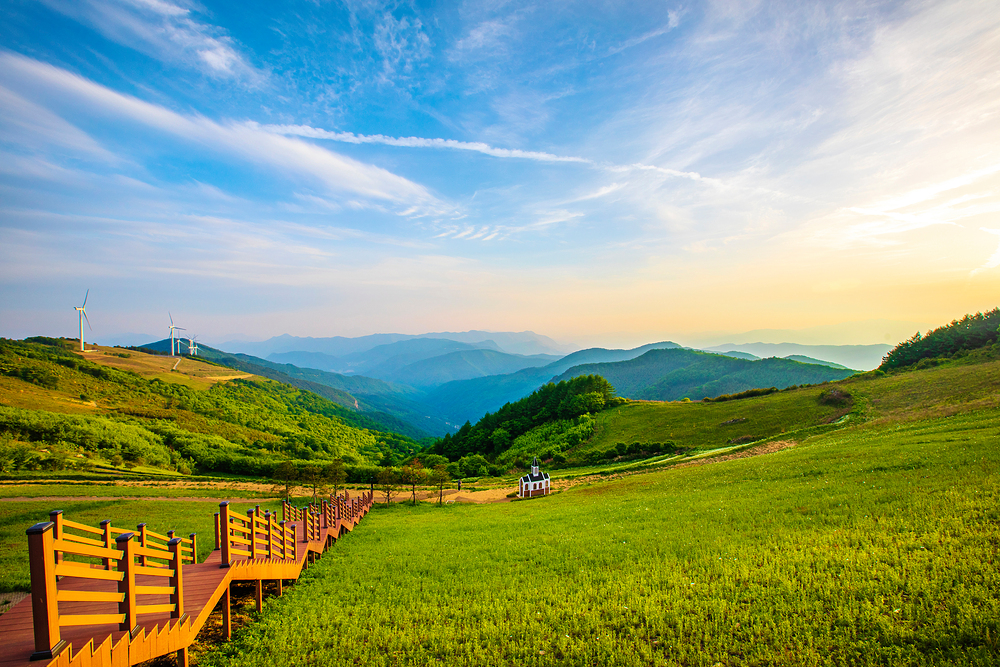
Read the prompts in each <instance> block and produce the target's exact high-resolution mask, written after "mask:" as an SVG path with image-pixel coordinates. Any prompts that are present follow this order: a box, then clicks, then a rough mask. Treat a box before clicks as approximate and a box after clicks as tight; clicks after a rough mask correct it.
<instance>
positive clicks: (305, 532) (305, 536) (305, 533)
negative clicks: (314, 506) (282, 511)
mask: <svg viewBox="0 0 1000 667" xmlns="http://www.w3.org/2000/svg"><path fill="white" fill-rule="evenodd" d="M301 511H302V521H301V522H300V523H301V524H302V541H303V542H308V541H309V513H308V512H306V510H305V508H304V507H303V508H302V510H301Z"/></svg>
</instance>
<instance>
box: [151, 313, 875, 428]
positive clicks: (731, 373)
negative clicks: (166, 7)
mask: <svg viewBox="0 0 1000 667" xmlns="http://www.w3.org/2000/svg"><path fill="white" fill-rule="evenodd" d="M226 345H231V346H232V347H231V349H230V350H229V351H227V352H223V351H222V350H215V349H213V348H208V347H207V346H201V347H202V350H210V354H212V355H213V356H211V357H208V354H205V356H206V357H208V358H211V359H214V360H216V361H219V362H220V363H224V364H226V365H230V366H234V367H238V368H241V369H243V370H245V371H247V372H251V373H256V374H258V375H263V376H265V377H270V378H273V379H276V380H281V381H283V382H287V383H289V384H293V385H295V386H298V387H300V388H303V389H309V390H312V391H315V392H316V393H318V394H320V395H322V396H324V397H326V398H329V399H331V400H334V401H336V402H338V403H340V404H341V405H343V406H345V407H347V408H349V409H354V410H357V411H358V412H359V414H361V415H364V416H365V418H367V419H370V420H372V422H373V423H377V424H379V425H380V426H379V427H380V428H387V429H392V430H396V431H397V432H399V433H403V434H405V435H409V436H410V437H414V438H421V437H426V436H428V435H432V436H440V435H443V434H445V433H448V432H453V431H454V430H455V429H457V428H458V427H459V426H461V424H463V423H464V422H466V421H471V422H475V421H477V420H478V419H479V418H481V417H482V416H483V415H484V414H485V413H486V412H495V411H496V410H497V409H498V408H500V407H502V406H503V405H504V404H505V403H509V402H514V401H517V400H519V399H521V398H524V397H525V396H527V395H529V394H530V393H531V392H533V391H534V390H536V389H538V388H539V387H541V386H542V385H544V384H545V383H547V382H551V381H553V380H556V381H558V380H563V379H568V378H572V377H576V376H579V375H585V374H591V373H596V374H599V375H603V376H604V377H605V378H606V379H607V380H608V381H610V382H611V384H612V385H614V386H615V388H616V390H617V391H618V393H619V395H620V396H623V397H626V398H636V399H653V400H675V399H677V398H683V397H685V396H687V397H689V398H691V399H693V400H697V399H700V398H702V397H705V396H709V397H712V396H717V395H720V394H727V393H735V392H739V391H743V390H745V389H750V388H758V387H771V386H777V387H786V386H789V385H795V384H807V383H815V382H822V381H824V380H833V379H839V378H842V377H846V376H848V375H850V374H851V373H852V372H853V371H852V370H851V368H860V369H869V368H873V367H875V366H877V365H878V362H879V361H880V360H881V357H882V355H883V354H885V352H886V351H887V350H888V349H889V348H888V346H886V345H851V346H837V345H827V346H817V345H797V344H790V343H785V344H771V343H749V344H742V345H736V344H728V345H720V346H716V348H715V349H713V350H711V352H713V353H712V354H707V353H703V352H699V351H696V350H691V349H689V348H682V346H680V345H678V344H677V343H674V342H671V341H663V342H659V343H650V344H648V345H643V346H640V347H637V348H633V349H630V350H615V349H605V348H590V349H586V350H578V351H575V352H572V353H570V354H565V355H563V354H562V353H561V350H564V348H562V347H561V346H560V345H559V343H557V342H556V341H554V340H552V339H551V338H547V337H545V336H540V335H538V334H535V333H532V332H521V333H512V332H484V331H467V332H462V333H444V334H421V335H417V336H412V335H407V334H375V335H371V336H361V337H358V338H344V337H332V338H300V337H296V336H288V335H285V336H278V337H275V338H271V339H269V340H267V341H262V342H258V343H253V342H245V341H233V342H231V343H227V344H226ZM146 347H153V348H155V349H160V348H162V349H163V350H164V351H166V350H167V348H168V344H167V342H166V341H159V342H158V343H156V344H151V345H147V346H146ZM246 350H252V351H250V352H246ZM540 350H541V351H540ZM553 351H554V352H553ZM254 352H256V354H255V353H254ZM654 353H655V354H654ZM258 355H266V358H263V357H262V356H258ZM780 356H784V357H786V358H783V359H782V358H772V357H780Z"/></svg>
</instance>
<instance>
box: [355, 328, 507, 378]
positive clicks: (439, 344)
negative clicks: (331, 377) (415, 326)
mask: <svg viewBox="0 0 1000 667" xmlns="http://www.w3.org/2000/svg"><path fill="white" fill-rule="evenodd" d="M480 349H486V350H494V351H497V352H500V351H501V350H500V348H499V346H498V345H497V344H496V343H494V342H493V341H491V340H484V341H478V342H476V343H462V342H459V341H454V340H446V339H441V338H412V339H410V340H401V341H399V342H397V343H389V344H387V345H378V346H376V347H373V348H372V349H370V350H365V351H364V352H357V353H354V354H350V355H346V356H344V357H341V362H342V364H343V367H342V369H341V371H340V372H351V373H360V374H363V375H367V376H369V377H374V378H379V379H389V378H391V377H393V376H394V375H395V374H396V373H398V372H399V371H401V370H402V369H403V368H405V367H406V366H409V365H410V364H413V363H417V362H420V361H424V360H426V359H433V358H435V357H440V356H442V355H446V354H449V353H452V352H464V351H469V350H480Z"/></svg>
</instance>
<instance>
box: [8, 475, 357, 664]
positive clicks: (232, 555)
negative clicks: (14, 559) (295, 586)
mask: <svg viewBox="0 0 1000 667" xmlns="http://www.w3.org/2000/svg"><path fill="white" fill-rule="evenodd" d="M373 502H374V498H373V494H372V493H371V492H367V493H364V494H362V495H361V496H360V497H357V498H353V499H352V498H350V497H349V495H348V494H347V493H346V492H345V493H344V495H343V496H331V497H330V498H329V499H328V500H323V501H322V502H321V503H318V504H310V505H307V506H305V507H302V508H296V507H293V506H292V505H289V504H287V503H283V504H282V519H281V520H280V521H279V520H278V517H277V513H275V512H269V511H264V512H262V511H261V509H260V506H259V505H258V506H257V507H255V508H253V509H251V510H249V511H248V512H247V514H246V516H245V517H244V516H241V515H239V514H237V513H235V512H233V511H231V510H230V507H229V503H228V502H224V503H221V504H220V505H219V512H218V513H216V515H215V533H216V534H215V545H216V549H217V550H218V551H220V552H221V553H220V556H221V557H220V560H219V563H220V567H222V568H228V567H230V566H231V565H233V564H234V563H236V562H237V561H246V563H245V564H246V565H247V566H253V567H254V568H256V569H255V570H250V571H248V570H246V568H245V567H243V566H241V568H242V570H241V571H242V574H239V575H238V576H237V575H234V574H232V572H227V574H226V575H225V576H224V577H221V576H220V577H219V581H220V584H219V585H220V586H223V585H224V586H225V591H226V592H225V599H226V601H227V604H228V600H229V593H228V590H229V589H228V586H229V582H230V581H232V580H249V579H256V581H257V601H258V609H259V608H260V600H261V595H262V592H261V579H264V578H268V577H267V576H266V575H267V574H271V575H272V577H275V578H276V580H277V581H278V590H279V591H280V590H281V579H282V578H289V577H291V578H295V577H297V576H298V574H297V573H298V571H299V569H297V568H301V567H302V566H304V560H303V554H309V553H312V554H313V555H318V554H319V553H321V552H322V551H323V550H325V548H326V547H327V546H328V545H329V544H332V542H333V540H335V539H337V537H339V536H340V534H341V532H342V531H343V530H351V529H352V528H353V527H354V526H355V525H356V524H357V522H358V521H359V520H360V518H361V517H362V516H364V514H365V513H367V511H368V510H369V509H370V508H371V506H372V504H373ZM49 517H50V519H51V521H47V522H42V523H37V524H35V525H34V526H32V527H31V528H29V529H28V531H27V533H28V557H29V563H30V570H31V613H32V623H33V628H34V653H33V654H32V655H31V659H32V660H37V659H45V658H49V659H51V658H54V657H55V656H56V655H58V654H60V652H61V651H62V650H63V649H64V648H65V647H66V642H65V641H63V639H62V633H61V628H65V627H69V626H84V625H95V626H97V625H105V626H107V625H116V626H117V627H118V629H119V630H120V631H121V630H124V631H128V632H129V635H127V636H128V637H131V638H132V639H130V640H129V641H139V640H136V639H135V637H136V636H137V633H138V630H139V626H140V617H141V616H143V615H148V614H159V615H160V616H163V615H166V614H169V618H170V619H179V622H178V623H176V624H175V625H174V626H171V627H172V628H173V629H177V628H179V627H180V625H181V624H184V628H183V630H184V631H185V632H187V631H188V630H189V629H190V628H189V626H190V625H191V623H190V621H189V616H188V614H186V613H185V609H184V568H185V566H196V565H197V563H198V561H197V557H198V540H197V535H196V534H194V533H192V534H191V535H190V536H189V537H187V538H181V537H175V531H173V530H170V531H167V533H166V534H165V535H163V534H160V533H156V532H154V531H152V530H150V529H149V528H148V526H147V525H146V524H144V523H143V524H139V525H138V526H137V528H136V529H135V530H134V531H131V530H127V529H124V528H119V527H115V526H112V522H111V521H110V520H106V521H102V522H101V524H100V527H99V528H95V527H91V526H87V525H84V524H81V523H76V522H74V521H70V520H68V519H66V518H65V517H64V516H63V513H62V511H61V510H57V511H54V512H51V513H50V515H49ZM297 525H300V526H301V527H302V528H301V538H302V539H301V542H299V541H298V539H297V534H298V531H297ZM300 544H302V545H303V546H301V547H300V546H299V545H300ZM269 562H270V563H274V564H275V567H272V568H270V569H268V566H267V565H266V564H267V563H269ZM255 563H260V564H262V565H263V569H262V568H261V566H260V565H254V564H255ZM202 567H203V566H202ZM289 568H291V569H289ZM202 571H204V570H202ZM214 571H215V572H218V571H219V570H217V569H216V570H214ZM137 578H138V579H137ZM219 594H221V593H219ZM151 596H158V598H159V599H158V600H150V597H151ZM60 603H86V605H77V611H79V607H80V606H84V607H85V609H84V611H86V612H87V613H69V612H67V613H60V607H59V604H60ZM213 604H214V603H213ZM64 608H65V607H64ZM203 611H204V610H200V611H195V612H192V613H195V614H196V615H197V614H201V613H202V612H203ZM228 611H229V610H228V608H227V609H225V610H224V616H225V618H226V620H228V617H229V614H228ZM202 615H203V614H202ZM199 627H200V625H199V626H197V627H195V628H194V629H193V632H195V633H196V632H197V630H198V628H199ZM226 627H227V628H228V627H229V626H228V623H226ZM139 634H141V633H139ZM193 636H194V635H191V638H190V639H185V640H184V641H193ZM184 637H187V635H184ZM94 641H95V642H96V644H91V649H92V648H93V646H95V645H99V644H101V642H102V641H103V637H102V638H98V637H95V638H94ZM125 646H126V650H128V646H129V642H128V641H126V642H125ZM116 647H117V645H116ZM114 650H118V649H117V648H115V649H114ZM176 650H177V651H178V661H179V662H180V663H181V664H185V665H186V662H187V644H186V643H184V644H183V646H181V647H180V648H178V649H176ZM159 654H160V655H162V654H163V653H162V652H161V653H159ZM144 659H145V658H144ZM88 664H89V663H88ZM115 664H118V663H115ZM123 664H132V663H131V662H127V663H123Z"/></svg>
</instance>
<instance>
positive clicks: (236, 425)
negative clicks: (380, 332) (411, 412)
mask: <svg viewBox="0 0 1000 667" xmlns="http://www.w3.org/2000/svg"><path fill="white" fill-rule="evenodd" d="M145 356H146V355H143V354H142V353H139V352H124V351H100V350H94V351H88V352H87V353H85V354H84V355H81V354H78V353H75V352H73V351H72V350H71V349H69V345H68V344H67V343H66V341H62V340H55V339H41V338H39V339H29V340H26V341H10V340H2V339H0V438H3V442H2V446H3V447H4V449H5V452H4V454H5V456H4V457H3V458H6V459H9V460H11V461H13V464H8V465H7V466H6V467H12V465H13V466H16V467H48V468H51V469H60V468H63V467H66V466H68V465H69V466H75V467H81V466H82V467H87V466H92V465H94V464H97V463H101V464H111V465H113V466H115V467H121V466H128V467H134V466H153V467H157V468H160V469H163V470H173V471H178V472H181V473H187V472H192V471H203V472H231V473H240V474H250V475H269V474H270V473H271V471H272V470H273V468H274V467H275V466H276V465H277V464H278V463H279V462H281V461H283V460H299V461H325V460H333V459H336V458H339V459H342V460H344V461H345V462H346V463H348V464H353V465H367V464H370V463H377V462H378V461H380V460H382V459H383V458H384V457H385V456H386V455H387V454H388V455H389V456H390V457H402V456H407V455H409V454H412V453H413V452H416V451H418V450H419V446H418V445H417V444H416V443H415V442H414V441H413V440H411V439H410V438H407V437H405V436H401V435H397V434H394V433H387V432H380V431H376V430H373V429H367V428H359V427H357V426H354V425H351V424H349V423H347V422H346V421H345V419H344V418H343V417H344V416H349V415H345V413H347V411H346V410H345V409H344V408H343V407H342V406H340V405H337V404H335V403H333V402H332V401H330V400H328V399H326V398H323V397H321V396H318V395H316V394H314V393H311V392H308V391H302V390H301V389H298V388H296V387H292V386H289V385H287V384H282V383H279V382H275V381H272V380H268V379H264V378H258V377H244V378H242V379H231V380H228V381H214V380H207V381H204V382H203V383H200V382H199V378H198V377H195V376H187V375H184V374H183V373H181V372H167V373H162V374H161V375H162V378H161V377H153V378H146V377H142V376H141V375H140V374H139V373H137V372H134V371H130V370H124V369H122V368H114V367H111V366H110V365H107V364H100V363H95V361H94V360H98V361H104V360H107V361H108V362H109V363H110V362H111V361H114V362H116V364H117V365H121V364H126V365H127V364H128V363H129V358H130V357H132V361H138V359H136V357H140V358H141V357H145ZM163 361H164V362H167V363H166V368H167V369H169V368H170V363H173V360H169V359H164V360H163ZM181 363H183V364H186V365H191V366H198V365H202V362H199V361H196V360H192V359H184V360H182V361H181ZM218 371H219V372H222V371H223V369H218ZM201 377H205V375H204V374H202V376H201ZM189 385H193V386H189ZM202 386H203V387H204V388H202Z"/></svg>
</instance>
